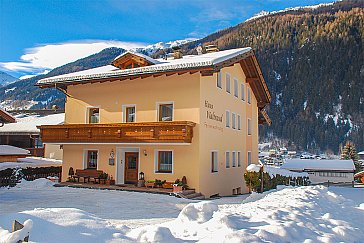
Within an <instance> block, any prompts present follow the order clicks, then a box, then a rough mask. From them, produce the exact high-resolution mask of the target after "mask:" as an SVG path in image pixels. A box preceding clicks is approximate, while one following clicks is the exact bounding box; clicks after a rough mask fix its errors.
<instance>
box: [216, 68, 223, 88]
mask: <svg viewBox="0 0 364 243" xmlns="http://www.w3.org/2000/svg"><path fill="white" fill-rule="evenodd" d="M217 87H219V88H220V89H221V88H222V80H221V72H218V73H217Z"/></svg>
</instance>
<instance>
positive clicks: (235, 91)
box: [234, 78, 239, 98]
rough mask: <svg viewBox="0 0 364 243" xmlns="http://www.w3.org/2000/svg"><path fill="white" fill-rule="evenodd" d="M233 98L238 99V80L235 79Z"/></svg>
mask: <svg viewBox="0 0 364 243" xmlns="http://www.w3.org/2000/svg"><path fill="white" fill-rule="evenodd" d="M234 96H235V97H236V98H239V85H238V80H237V79H236V78H234Z"/></svg>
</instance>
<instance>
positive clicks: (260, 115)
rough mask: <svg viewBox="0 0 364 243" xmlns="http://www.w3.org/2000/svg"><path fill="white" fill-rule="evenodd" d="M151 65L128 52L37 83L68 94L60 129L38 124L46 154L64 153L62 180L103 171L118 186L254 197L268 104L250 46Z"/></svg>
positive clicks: (178, 54) (177, 54)
mask: <svg viewBox="0 0 364 243" xmlns="http://www.w3.org/2000/svg"><path fill="white" fill-rule="evenodd" d="M174 49H175V51H174V54H173V57H172V58H171V57H168V56H167V58H166V59H158V60H157V59H153V58H151V57H148V56H145V55H143V54H140V53H136V52H132V51H128V52H125V53H123V54H122V55H120V56H119V57H117V58H115V60H114V61H113V62H112V65H106V66H103V67H98V68H94V69H90V70H85V71H81V72H76V73H69V74H65V75H60V76H55V77H50V78H46V79H42V80H40V81H38V83H37V85H38V86H39V87H41V88H54V87H56V88H58V89H61V90H63V91H64V92H66V93H67V94H68V95H67V100H66V120H65V124H64V125H58V126H55V125H49V126H41V135H42V139H43V142H44V143H45V144H46V146H48V145H50V144H56V145H62V146H63V150H64V157H63V170H62V172H63V175H62V180H66V179H67V177H68V176H67V174H68V171H69V169H70V167H72V168H73V169H74V170H77V169H85V170H96V169H97V170H102V171H103V172H106V173H108V174H109V175H110V176H112V177H113V178H115V180H116V184H119V185H122V184H137V181H138V177H139V173H141V172H143V175H144V176H145V180H154V179H160V180H166V181H169V182H174V181H175V180H176V179H181V178H183V177H184V176H185V177H186V178H187V184H188V186H189V187H190V188H194V189H195V190H196V191H197V192H200V193H203V194H204V195H205V196H206V197H210V196H213V195H232V194H240V193H246V192H248V188H247V187H246V185H245V182H244V179H243V174H244V172H245V168H246V167H247V165H249V164H251V163H258V124H264V123H270V119H269V117H268V115H267V113H266V112H265V110H264V108H265V106H266V105H267V104H269V103H270V101H271V96H270V93H269V91H268V88H267V85H266V83H265V81H264V78H263V75H262V71H261V69H260V66H259V63H258V60H257V58H256V56H255V54H254V51H253V50H252V49H251V48H240V49H232V50H225V51H219V50H218V48H214V47H212V46H209V48H208V53H205V54H201V53H200V55H188V56H183V54H182V52H181V50H180V49H178V48H174Z"/></svg>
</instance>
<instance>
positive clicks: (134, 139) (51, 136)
mask: <svg viewBox="0 0 364 243" xmlns="http://www.w3.org/2000/svg"><path fill="white" fill-rule="evenodd" d="M195 125H196V124H195V123H194V122H188V121H173V122H135V123H110V124H66V125H44V126H39V127H38V128H39V129H40V134H41V137H42V141H43V142H44V143H57V144H64V143H191V142H192V137H193V127H194V126H195Z"/></svg>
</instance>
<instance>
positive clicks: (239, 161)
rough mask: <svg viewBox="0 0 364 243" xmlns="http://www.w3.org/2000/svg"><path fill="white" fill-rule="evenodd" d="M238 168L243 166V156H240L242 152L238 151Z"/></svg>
mask: <svg viewBox="0 0 364 243" xmlns="http://www.w3.org/2000/svg"><path fill="white" fill-rule="evenodd" d="M237 155H238V167H240V166H241V155H240V151H238V154H237Z"/></svg>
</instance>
